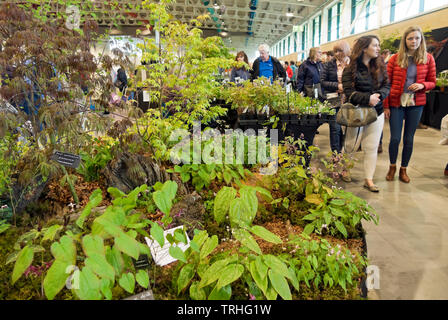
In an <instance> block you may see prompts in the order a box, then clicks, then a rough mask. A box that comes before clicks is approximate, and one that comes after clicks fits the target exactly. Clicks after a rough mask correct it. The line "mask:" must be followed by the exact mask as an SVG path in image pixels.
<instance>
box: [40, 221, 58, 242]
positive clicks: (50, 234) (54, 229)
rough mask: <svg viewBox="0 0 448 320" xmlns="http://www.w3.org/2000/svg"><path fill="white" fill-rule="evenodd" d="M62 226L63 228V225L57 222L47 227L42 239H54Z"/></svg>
mask: <svg viewBox="0 0 448 320" xmlns="http://www.w3.org/2000/svg"><path fill="white" fill-rule="evenodd" d="M62 228H63V226H60V225H57V224H55V225H53V226H51V227H49V228H48V229H47V231H46V232H45V234H44V237H43V238H42V241H45V240H50V241H53V240H54V238H55V236H56V234H57V233H58V231H59V230H61V229H62Z"/></svg>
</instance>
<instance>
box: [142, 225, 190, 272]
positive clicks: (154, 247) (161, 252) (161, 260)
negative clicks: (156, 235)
mask: <svg viewBox="0 0 448 320" xmlns="http://www.w3.org/2000/svg"><path fill="white" fill-rule="evenodd" d="M183 227H184V226H179V227H176V228H172V229H168V230H165V232H164V234H163V235H164V237H165V243H164V245H163V247H160V245H159V243H158V242H157V241H155V240H151V239H149V238H147V237H145V240H146V244H147V245H148V247H149V249H150V250H151V255H152V258H153V259H154V262H155V264H157V265H159V266H161V267H162V266H165V265H167V264H170V263H172V262H174V261H177V259H175V258H173V257H172V256H171V255H170V253H169V249H170V247H171V244H170V243H169V242H168V240H166V236H167V234H171V235H172V236H174V231H176V230H177V229H182V228H183ZM185 237H186V238H187V244H185V243H182V242H180V243H178V244H177V245H176V244H173V246H177V247H179V248H181V249H182V251H184V252H185V250H187V249H188V248H189V247H190V239H189V238H188V235H187V234H185Z"/></svg>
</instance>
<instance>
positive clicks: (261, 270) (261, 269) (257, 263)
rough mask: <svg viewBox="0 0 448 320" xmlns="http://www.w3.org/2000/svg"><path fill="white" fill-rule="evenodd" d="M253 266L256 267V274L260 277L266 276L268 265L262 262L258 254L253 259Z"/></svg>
mask: <svg viewBox="0 0 448 320" xmlns="http://www.w3.org/2000/svg"><path fill="white" fill-rule="evenodd" d="M255 267H256V268H257V271H258V274H259V275H260V277H262V278H267V277H268V267H267V266H266V265H265V264H264V262H263V259H262V258H261V256H258V257H257V258H256V259H255Z"/></svg>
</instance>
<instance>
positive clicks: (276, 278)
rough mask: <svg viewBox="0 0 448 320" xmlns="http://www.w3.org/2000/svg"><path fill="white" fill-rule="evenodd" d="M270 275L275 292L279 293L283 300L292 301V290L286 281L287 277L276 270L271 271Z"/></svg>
mask: <svg viewBox="0 0 448 320" xmlns="http://www.w3.org/2000/svg"><path fill="white" fill-rule="evenodd" d="M268 274H269V280H270V281H271V284H272V287H273V288H274V289H275V291H277V293H278V294H279V295H280V296H281V297H282V298H283V299H285V300H292V296H291V290H290V289H289V285H288V281H286V279H285V277H284V276H282V275H281V274H279V273H277V272H275V271H274V270H269V272H268Z"/></svg>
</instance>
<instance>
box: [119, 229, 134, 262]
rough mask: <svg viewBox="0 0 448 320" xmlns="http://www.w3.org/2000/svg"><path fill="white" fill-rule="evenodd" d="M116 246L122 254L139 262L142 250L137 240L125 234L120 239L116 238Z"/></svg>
mask: <svg viewBox="0 0 448 320" xmlns="http://www.w3.org/2000/svg"><path fill="white" fill-rule="evenodd" d="M115 246H116V248H117V249H118V250H120V251H121V252H123V253H125V254H127V255H128V256H130V257H132V258H134V259H135V260H138V256H139V255H140V248H139V244H138V242H137V240H135V239H134V238H132V237H130V236H129V235H127V234H125V233H122V234H121V235H120V236H119V237H116V238H115Z"/></svg>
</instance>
